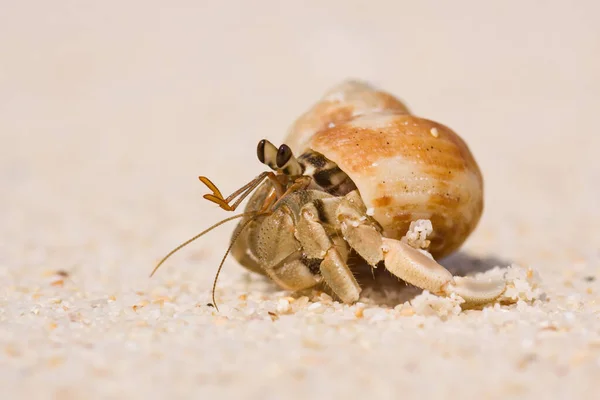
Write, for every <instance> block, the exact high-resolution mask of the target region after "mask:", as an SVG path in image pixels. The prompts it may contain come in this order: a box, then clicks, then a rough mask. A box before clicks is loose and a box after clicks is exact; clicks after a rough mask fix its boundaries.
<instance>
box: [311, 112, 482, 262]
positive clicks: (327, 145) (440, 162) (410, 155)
mask: <svg viewBox="0 0 600 400" xmlns="http://www.w3.org/2000/svg"><path fill="white" fill-rule="evenodd" d="M432 129H435V131H434V132H435V135H434V134H432ZM310 147H311V148H312V149H313V150H315V151H317V152H319V153H322V154H324V155H326V156H327V158H329V159H330V160H331V161H333V162H335V163H336V164H337V165H338V166H339V167H340V168H341V169H342V170H343V171H344V172H346V173H347V174H348V176H350V178H351V179H352V180H353V182H354V183H355V184H356V186H357V187H358V189H359V191H360V193H361V197H362V198H363V200H364V202H365V204H366V206H367V207H368V208H374V212H375V214H374V218H375V219H377V221H378V222H379V223H380V224H381V225H382V226H383V228H384V230H385V234H386V236H388V237H392V238H397V239H398V238H400V237H401V236H403V235H404V233H405V232H406V230H407V229H408V226H409V224H410V222H411V221H413V220H416V219H419V218H427V219H431V221H432V224H433V227H434V236H433V237H432V238H431V240H432V244H431V251H432V254H434V256H438V257H439V256H443V255H445V254H448V253H450V252H452V251H453V250H455V249H456V248H457V247H458V246H460V244H462V242H463V241H464V240H465V239H466V237H467V236H468V235H469V234H470V233H471V231H472V230H473V229H474V228H475V226H476V225H477V222H478V221H479V218H480V216H481V212H482V209H483V180H482V177H481V173H480V171H479V168H478V166H477V164H476V162H475V160H474V158H473V156H472V155H471V153H470V151H469V149H468V147H467V145H466V144H465V143H464V141H463V140H462V139H461V138H460V137H458V135H456V133H454V132H453V131H452V130H451V129H449V128H448V127H446V126H444V125H441V124H438V123H436V122H433V121H430V120H426V119H423V118H419V117H415V116H411V115H397V114H384V113H379V114H370V115H365V116H359V117H356V118H354V119H353V120H351V121H349V122H346V123H344V124H341V125H337V126H335V127H332V128H330V129H327V130H325V131H322V132H319V133H317V134H316V135H314V136H313V138H312V140H311V142H310Z"/></svg>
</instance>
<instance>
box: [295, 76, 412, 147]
mask: <svg viewBox="0 0 600 400" xmlns="http://www.w3.org/2000/svg"><path fill="white" fill-rule="evenodd" d="M381 111H385V112H389V111H393V112H395V113H397V114H408V113H409V111H408V108H407V107H406V106H405V105H404V104H403V103H402V102H401V101H400V100H398V99H397V98H395V97H394V96H392V95H391V94H389V93H387V92H384V91H382V90H379V89H377V88H375V87H373V86H371V85H369V84H368V83H366V82H361V81H356V80H349V81H346V82H343V83H341V84H339V85H337V86H335V87H333V88H332V89H331V90H329V91H328V92H327V93H326V94H325V95H324V96H323V97H322V99H321V100H320V101H319V102H318V103H317V104H315V105H314V106H313V107H312V108H311V109H309V110H308V111H307V112H306V113H304V114H303V115H302V116H300V117H299V118H298V119H297V120H296V121H295V122H294V124H293V125H292V127H291V128H290V130H289V132H288V134H287V138H286V141H285V142H286V144H287V145H288V146H290V147H291V148H292V150H294V153H295V154H301V153H303V152H304V151H305V150H307V148H308V142H309V141H310V138H311V137H312V135H314V134H315V133H317V132H319V131H322V130H326V129H328V128H330V127H331V126H335V125H338V124H342V123H344V122H346V121H349V120H350V119H352V118H354V117H356V116H358V115H365V114H372V113H377V112H381Z"/></svg>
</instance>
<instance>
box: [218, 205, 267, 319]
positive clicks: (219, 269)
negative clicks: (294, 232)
mask: <svg viewBox="0 0 600 400" xmlns="http://www.w3.org/2000/svg"><path fill="white" fill-rule="evenodd" d="M260 215H262V214H258V215H255V216H254V217H252V218H250V219H249V220H248V221H246V222H244V225H242V227H241V228H240V230H239V231H237V232H236V233H235V235H234V236H233V237H232V238H231V243H230V244H229V247H228V248H227V251H226V252H225V255H224V256H223V259H222V260H221V263H220V264H219V268H218V269H217V274H216V275H215V280H214V281H213V287H212V304H213V306H215V309H216V310H217V311H219V307H217V301H216V300H215V290H216V289H217V281H218V280H219V275H220V274H221V269H223V264H225V260H226V259H227V256H228V255H229V252H230V251H231V249H232V248H233V245H234V244H235V241H236V240H237V238H238V237H240V234H241V233H242V231H243V230H244V229H245V228H246V227H247V226H248V224H249V223H250V222H252V221H254V220H255V219H256V217H258V216H260Z"/></svg>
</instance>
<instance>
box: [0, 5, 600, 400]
mask: <svg viewBox="0 0 600 400" xmlns="http://www.w3.org/2000/svg"><path fill="white" fill-rule="evenodd" d="M599 15H600V2H598V1H591V0H590V1H578V2H565V1H514V0H509V1H502V2H490V1H486V2H482V1H474V0H473V1H460V0H459V1H453V2H441V1H349V0H346V1H337V0H336V1H313V0H310V1H302V2H300V1H297V2H292V1H288V2H283V1H267V0H265V1H241V0H240V1H221V2H215V1H202V0H197V1H169V2H167V1H155V0H145V1H137V0H135V1H114V0H105V1H101V2H100V1H97V2H90V1H88V2H82V1H75V0H73V1H67V0H61V1H30V0H24V1H9V0H0V371H1V373H0V388H2V390H0V392H2V393H9V397H11V395H10V394H12V395H13V396H12V398H18V397H19V396H18V395H17V393H21V394H22V397H21V398H28V399H30V398H49V397H50V396H51V397H52V398H55V399H69V398H89V397H90V396H92V397H94V396H96V397H101V396H103V395H104V396H105V397H104V398H144V399H148V398H159V397H160V398H186V397H187V398H189V397H191V396H190V394H195V395H196V397H198V396H197V395H198V393H199V392H198V391H197V390H202V393H203V395H204V397H206V398H218V397H219V396H218V395H222V394H223V393H228V394H230V397H231V398H234V397H235V398H240V397H251V396H252V395H254V396H255V398H260V399H268V398H283V397H285V398H289V397H297V398H356V397H358V396H361V395H367V393H368V395H369V396H375V397H377V398H397V397H398V393H402V394H403V395H405V394H406V395H407V396H408V397H410V395H411V394H415V393H418V394H419V395H418V396H415V397H414V398H447V397H448V393H452V394H453V395H454V396H455V397H459V398H486V399H487V398H489V399H492V398H502V399H505V398H514V397H515V396H520V395H522V394H524V393H529V394H532V396H531V397H532V398H550V397H552V396H556V397H558V396H561V394H565V393H571V395H566V394H565V395H564V396H563V397H562V398H586V397H585V396H588V397H587V398H589V396H593V393H594V392H597V390H596V391H594V390H593V389H592V390H589V389H590V385H596V384H597V381H598V379H597V377H598V366H599V365H600V359H599V358H598V348H599V347H598V343H600V342H599V341H598V337H597V335H596V336H594V334H593V333H594V332H598V331H599V330H598V327H597V321H598V318H597V316H598V310H597V308H598V302H597V298H598V295H597V293H598V292H599V290H600V289H599V288H600V286H598V284H599V281H598V280H597V276H600V275H599V274H600V270H599V269H598V268H599V265H600V253H599V246H598V244H600V211H599V210H600V208H599V207H598V205H599V204H600V187H599V186H598V184H599V183H600V163H598V161H597V158H598V156H597V154H598V151H599V150H600V135H598V127H599V123H598V120H597V118H598V110H599V106H600V24H599V23H598V16H599ZM348 78H355V79H362V80H367V81H369V82H371V83H373V84H374V85H377V86H379V87H381V88H382V89H384V90H386V91H388V92H390V93H392V94H394V95H397V96H398V97H400V98H401V99H402V100H403V101H404V102H406V104H407V105H408V107H409V108H410V109H411V110H412V111H413V113H414V114H417V115H419V116H422V117H426V118H429V119H433V120H436V121H439V122H441V123H443V124H445V125H448V126H450V127H451V128H452V129H454V130H455V131H456V132H458V133H459V134H460V135H461V136H462V137H463V138H464V139H465V140H466V142H467V143H468V145H469V146H470V148H471V150H472V152H473V154H474V155H475V158H476V159H477V161H478V162H479V164H480V166H481V168H482V171H483V175H484V179H485V202H486V206H485V211H484V215H483V218H482V220H481V222H480V225H479V227H478V228H477V230H476V231H475V232H474V234H473V235H472V236H471V237H470V239H469V240H468V241H467V242H466V244H465V246H464V248H463V250H462V252H461V253H459V254H458V255H457V256H455V258H454V261H453V262H452V264H453V266H454V267H455V268H456V269H457V270H459V271H460V270H461V269H463V270H464V267H465V264H474V265H475V267H477V266H478V265H479V264H481V265H483V267H485V268H489V267H492V266H494V265H497V264H498V265H501V266H507V265H509V264H510V263H513V262H516V263H519V264H521V265H523V266H532V267H534V268H535V269H536V270H537V271H538V272H539V273H540V274H541V275H542V278H543V280H542V282H543V285H544V286H543V290H544V291H545V292H546V293H548V297H549V299H550V300H549V301H548V302H540V303H537V304H536V305H535V306H531V307H530V306H526V305H524V304H520V305H519V306H515V307H512V308H511V307H502V308H499V307H497V308H495V309H491V308H490V309H486V310H484V311H482V312H473V313H462V314H460V315H458V316H456V318H454V317H452V318H450V319H449V320H448V321H445V320H443V319H439V318H438V317H423V316H420V315H415V316H414V318H412V317H411V318H404V317H401V316H400V315H399V314H401V312H400V311H397V310H396V311H394V310H392V309H389V308H379V307H376V306H373V307H372V308H369V309H366V310H365V311H364V315H363V312H362V309H360V310H358V309H357V308H356V309H355V308H349V307H346V308H344V310H341V308H342V307H341V306H340V305H339V304H338V305H336V307H339V309H338V311H339V312H338V311H336V312H333V309H332V307H334V306H333V305H329V306H327V307H321V308H320V310H321V311H318V310H317V311H314V309H313V308H309V309H308V310H309V311H308V312H304V311H303V312H300V313H298V314H295V315H288V316H282V317H281V318H280V319H279V320H278V321H277V322H275V320H276V318H275V317H276V316H275V317H273V316H272V315H271V314H272V313H267V310H269V311H272V310H275V307H276V304H278V303H277V301H278V299H279V298H280V297H281V296H286V295H287V294H281V293H278V292H275V290H276V289H275V288H274V286H272V285H267V284H265V283H264V282H263V281H262V280H260V279H255V278H251V277H249V276H248V275H244V272H243V271H244V270H243V269H242V268H241V267H239V266H238V265H236V263H235V262H234V261H233V260H231V259H230V260H229V261H228V262H227V263H226V264H225V268H224V270H223V274H222V275H221V280H220V285H219V288H218V290H217V298H218V300H219V302H220V305H221V314H216V313H214V314H213V311H214V310H213V309H211V308H209V307H206V306H205V304H206V303H207V302H209V301H211V299H210V288H211V285H212V279H213V277H214V272H215V268H216V265H217V264H218V262H219V261H220V260H221V257H222V255H223V252H224V251H225V249H226V247H227V244H228V240H229V236H230V233H231V231H232V230H233V223H232V224H231V225H228V226H225V227H222V228H220V229H219V230H216V231H214V232H211V234H210V235H209V236H206V237H204V238H202V239H201V240H200V241H198V242H197V243H194V244H193V245H192V246H190V247H188V248H186V249H185V250H184V251H183V252H182V253H180V254H178V255H177V256H176V257H174V258H173V259H171V260H170V261H169V262H168V263H166V264H165V266H164V267H163V269H162V270H161V271H159V272H158V274H157V275H156V276H155V277H154V278H153V279H149V278H148V274H149V273H150V271H151V269H152V267H153V266H154V263H156V262H157V261H158V260H159V259H160V257H161V256H162V255H164V254H165V253H166V252H167V251H168V250H170V249H171V248H172V247H174V246H175V245H176V244H178V243H180V242H181V241H183V240H185V239H186V238H188V237H190V236H192V235H193V234H195V233H197V232H199V231H201V230H202V229H204V228H206V227H207V226H209V225H211V224H213V223H215V222H216V221H218V220H220V219H222V218H224V217H226V216H228V214H227V213H225V212H223V211H222V210H220V209H218V208H217V207H216V206H215V205H213V204H209V203H208V202H206V201H204V200H203V199H202V195H203V194H204V193H206V188H205V187H203V186H202V185H201V184H200V183H199V182H198V180H197V177H198V175H207V176H209V177H210V178H211V179H213V180H214V182H215V183H217V184H218V185H219V187H220V188H221V189H222V191H223V192H224V193H228V192H230V191H233V190H234V189H237V188H238V187H240V186H241V185H242V184H243V183H246V182H247V181H248V180H249V179H250V178H252V177H254V176H255V175H256V174H257V173H259V172H260V171H262V170H263V166H262V165H261V164H260V163H259V162H258V160H257V159H256V150H255V149H256V144H257V142H258V141H259V140H260V139H262V138H268V139H269V140H271V141H272V142H274V143H277V144H279V143H280V142H281V140H282V139H283V137H284V135H285V133H286V131H287V129H288V127H289V126H290V124H291V123H292V122H293V121H294V119H295V118H296V117H298V116H299V115H300V114H301V113H303V112H304V111H305V110H306V109H307V108H308V107H310V106H311V105H312V104H313V103H314V102H316V101H317V99H318V98H319V97H320V96H321V95H322V94H323V93H324V92H325V91H326V90H328V89H329V88H330V87H332V86H334V85H336V84H337V83H339V82H340V81H342V80H345V79H348ZM481 265H480V266H481ZM468 269H469V268H467V270H468ZM475 269H477V268H475ZM471 270H472V269H471ZM394 283H397V282H394ZM396 287H397V288H398V290H401V289H402V288H404V287H405V286H403V285H396ZM246 300H247V301H246ZM305 300H306V299H305ZM392 305H393V304H392ZM311 307H312V306H311ZM353 307H358V306H353ZM326 308H327V310H326V311H324V310H325V309H326ZM311 310H313V311H311ZM355 310H357V313H356V314H355ZM318 313H324V314H322V315H321V314H319V315H317V314H318ZM407 315H408V314H407ZM568 332H572V333H571V334H568ZM542 335H545V336H542ZM490 366H493V367H490ZM340 377H343V379H340ZM469 378H470V379H469ZM560 378H563V379H560ZM565 379H566V380H567V382H565ZM432 382H434V383H435V384H433V385H432V384H431V383H432ZM211 393H212V395H209V394H211ZM577 393H578V394H577ZM215 394H217V395H215ZM280 394H281V395H280ZM507 395H508V396H507Z"/></svg>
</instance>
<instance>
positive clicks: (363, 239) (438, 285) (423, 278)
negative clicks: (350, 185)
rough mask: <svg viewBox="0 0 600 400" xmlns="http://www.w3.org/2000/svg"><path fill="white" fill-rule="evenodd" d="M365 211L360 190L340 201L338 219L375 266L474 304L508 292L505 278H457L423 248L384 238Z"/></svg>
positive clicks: (351, 241) (355, 246) (346, 234)
mask: <svg viewBox="0 0 600 400" xmlns="http://www.w3.org/2000/svg"><path fill="white" fill-rule="evenodd" d="M365 212H366V208H365V206H364V204H363V202H362V200H361V199H360V197H359V196H358V193H356V192H351V193H349V194H348V195H347V196H346V197H345V199H344V200H342V202H341V203H340V206H339V208H338V220H339V221H340V224H341V229H342V232H343V234H344V238H345V239H346V241H347V242H348V244H349V245H350V247H352V248H353V249H355V250H356V252H357V253H358V254H359V255H360V256H361V257H362V258H364V259H365V261H367V262H368V263H369V264H370V265H371V266H373V267H375V266H376V265H377V264H378V263H379V262H381V261H384V265H385V267H386V269H387V270H388V271H390V272H391V273H392V274H394V275H395V276H397V277H398V278H400V279H402V280H404V281H406V282H408V283H410V284H412V285H415V286H417V287H419V288H422V289H425V290H429V291H430V292H432V293H435V294H441V295H450V294H451V293H456V294H457V295H459V296H461V297H462V298H464V299H465V301H466V302H467V303H469V304H470V305H474V304H485V303H488V302H490V301H493V300H495V299H496V298H497V297H499V296H500V295H502V293H504V290H505V286H506V284H505V282H504V281H494V282H482V281H478V280H475V279H472V278H461V277H454V276H452V274H451V273H450V272H449V271H448V270H447V269H446V268H444V267H443V266H441V265H440V264H438V263H437V262H436V261H435V260H433V259H432V258H429V257H428V256H426V255H425V254H423V253H422V252H420V251H419V250H417V249H415V248H413V247H411V246H409V245H408V244H406V243H403V242H401V241H399V240H395V239H389V238H385V237H382V236H381V233H380V232H379V227H378V225H377V224H376V223H375V222H374V221H372V220H371V219H370V218H366V214H365Z"/></svg>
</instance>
